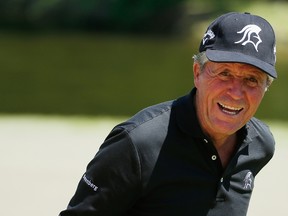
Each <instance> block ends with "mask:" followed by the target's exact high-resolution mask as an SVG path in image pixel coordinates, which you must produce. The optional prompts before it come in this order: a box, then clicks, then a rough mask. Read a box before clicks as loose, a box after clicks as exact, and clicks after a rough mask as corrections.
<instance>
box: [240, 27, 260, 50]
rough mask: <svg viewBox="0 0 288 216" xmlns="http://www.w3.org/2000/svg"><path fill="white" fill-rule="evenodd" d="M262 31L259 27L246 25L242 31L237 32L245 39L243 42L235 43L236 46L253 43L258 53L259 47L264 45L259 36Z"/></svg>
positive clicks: (242, 39)
mask: <svg viewBox="0 0 288 216" xmlns="http://www.w3.org/2000/svg"><path fill="white" fill-rule="evenodd" d="M261 30H262V29H261V28H260V27H259V26H257V25H252V24H251V25H246V26H245V27H244V28H243V29H242V30H241V31H238V32H237V33H238V34H243V37H242V38H241V40H239V41H237V42H235V44H237V43H242V42H243V43H242V45H243V46H245V45H246V44H248V43H251V44H253V45H254V48H255V50H256V51H257V52H258V45H259V44H260V43H262V40H261V38H260V36H259V32H260V31H261ZM252 39H254V40H252Z"/></svg>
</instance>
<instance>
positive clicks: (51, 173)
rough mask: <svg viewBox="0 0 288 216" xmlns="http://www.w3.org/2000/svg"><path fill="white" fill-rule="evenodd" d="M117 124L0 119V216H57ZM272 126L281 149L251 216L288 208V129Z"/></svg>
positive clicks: (260, 181) (262, 177)
mask: <svg viewBox="0 0 288 216" xmlns="http://www.w3.org/2000/svg"><path fill="white" fill-rule="evenodd" d="M117 122H120V119H118V120H111V119H102V120H96V119H92V120H91V119H90V120H88V119H83V118H63V117H61V118H56V117H49V118H48V117H37V116H36V117H35V116H27V117H13V116H12V117H11V116H10V117H9V116H7V117H5V116H3V117H0V171H1V178H0V200H1V208H0V215H9V216H19V215H29V216H36V215H37V216H39V215H41V216H57V215H58V213H59V212H60V211H61V210H62V209H64V208H65V207H66V205H67V203H68V201H69V199H70V198H71V196H72V195H73V193H74V191H75V189H76V186H77V183H78V181H79V179H80V177H81V175H82V174H83V172H84V170H85V167H86V165H87V163H88V162H89V161H90V159H92V157H93V156H94V154H95V153H96V151H97V150H98V148H99V145H100V144H101V142H102V141H103V139H104V138H105V136H106V135H107V133H108V132H109V131H110V130H111V129H112V127H113V126H114V125H115V124H116V123H117ZM271 129H272V131H273V132H274V135H275V138H276V141H277V152H276V155H275V157H274V158H273V160H272V161H271V162H270V163H269V165H268V166H266V167H265V169H264V170H263V171H262V172H261V173H260V174H259V175H258V176H257V178H256V184H255V189H254V194H253V197H252V201H251V204H250V209H249V213H248V216H259V215H261V216H271V215H277V216H278V215H286V214H287V212H288V205H287V201H288V184H287V182H288V168H287V164H288V163H287V161H288V145H287V144H286V136H287V134H288V127H284V126H282V125H279V124H271Z"/></svg>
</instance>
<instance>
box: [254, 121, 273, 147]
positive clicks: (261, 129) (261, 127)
mask: <svg viewBox="0 0 288 216" xmlns="http://www.w3.org/2000/svg"><path fill="white" fill-rule="evenodd" d="M249 127H253V129H254V132H255V133H256V134H257V135H258V136H260V137H261V138H262V139H264V140H266V141H270V142H273V143H274V137H273V134H272V132H271V130H270V128H269V126H268V125H267V124H266V123H264V122H263V121H261V120H259V119H257V118H255V117H253V118H252V119H251V120H250V121H249Z"/></svg>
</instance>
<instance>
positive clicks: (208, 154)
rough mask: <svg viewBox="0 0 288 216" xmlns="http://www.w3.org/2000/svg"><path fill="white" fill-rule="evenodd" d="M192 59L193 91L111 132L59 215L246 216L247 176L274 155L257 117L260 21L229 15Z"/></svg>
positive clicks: (269, 57) (268, 45)
mask: <svg viewBox="0 0 288 216" xmlns="http://www.w3.org/2000/svg"><path fill="white" fill-rule="evenodd" d="M199 51H200V52H199V54H197V55H195V56H194V65H193V71H194V84H195V87H194V88H193V90H192V91H191V92H190V93H189V94H188V95H186V96H184V97H181V98H178V99H177V100H173V101H169V102H164V103H161V104H158V105H155V106H151V107H148V108H146V109H144V110H142V111H141V112H139V113H137V114H136V115H135V116H133V117H132V118H130V119H129V120H127V121H126V122H124V123H122V124H120V125H117V126H116V127H115V128H114V129H113V130H112V131H111V133H110V134H109V135H108V136H107V138H106V139H105V141H104V143H103V144H102V146H101V147H100V149H99V152H98V153H97V154H96V156H95V157H94V159H93V160H92V161H91V162H90V163H89V165H88V167H87V170H86V172H85V174H84V175H83V177H82V179H81V180H80V183H79V185H78V188H77V191H76V193H75V195H74V196H73V198H72V199H71V201H70V203H69V205H68V207H67V209H66V210H64V211H62V212H61V213H60V215H61V216H76V215H77V216H100V215H101V216H116V215H123V216H124V215H127V216H128V215H130V216H152V215H153V216H155V215H157V216H161V215H163V216H164V215H165V216H175V215H181V216H187V215H193V216H207V215H209V216H223V215H229V216H230V215H231V216H232V215H233V216H244V215H246V213H247V209H248V205H249V200H250V197H251V193H252V191H253V188H254V178H255V176H256V175H257V173H258V172H259V171H260V170H261V169H262V168H263V167H264V166H265V165H266V164H267V163H268V161H269V160H270V159H271V158H272V156H273V153H274V139H273V136H272V134H271V132H270V130H269V128H268V127H267V126H266V125H265V124H264V123H263V122H261V121H260V120H258V119H256V118H255V117H253V116H254V114H255V112H256V110H257V108H258V106H259V104H260V102H261V100H262V98H263V96H264V94H265V91H266V90H267V88H268V87H269V85H270V84H271V83H272V81H273V79H274V78H276V77H277V74H276V71H275V60H276V57H275V51H276V49H275V35H274V31H273V29H272V27H271V26H270V24H269V23H268V22H267V21H266V20H264V19H263V18H261V17H259V16H255V15H251V14H249V13H245V14H242V13H228V14H224V15H222V16H220V17H218V18H217V19H216V20H215V21H214V22H212V24H211V25H210V26H209V27H208V29H207V31H206V33H205V34H204V37H203V39H202V41H201V44H200V48H199Z"/></svg>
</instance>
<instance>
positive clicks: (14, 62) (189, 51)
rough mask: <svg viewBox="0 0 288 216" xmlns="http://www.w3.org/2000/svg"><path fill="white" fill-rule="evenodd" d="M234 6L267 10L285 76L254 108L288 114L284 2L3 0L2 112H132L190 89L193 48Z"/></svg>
mask: <svg viewBox="0 0 288 216" xmlns="http://www.w3.org/2000/svg"><path fill="white" fill-rule="evenodd" d="M228 11H240V12H244V11H248V12H251V13H253V14H257V15H260V16H263V17H264V18H266V19H267V20H268V21H269V22H270V23H271V24H272V25H273V27H274V29H275V32H276V36H277V42H278V43H277V70H278V76H279V78H278V79H277V80H276V81H275V82H274V83H273V85H272V86H271V87H270V90H269V91H268V92H267V93H266V96H265V98H264V100H263V102H262V105H261V107H260V109H259V111H258V112H257V117H259V118H265V119H278V120H288V115H287V114H286V110H287V108H288V100H287V96H286V93H287V92H288V86H287V84H285V83H287V82H288V74H287V73H286V71H285V69H286V68H288V61H287V60H286V56H287V55H288V51H287V44H288V39H287V35H288V25H287V23H286V22H287V20H288V13H287V11H288V2H287V1H276V0H274V1H272V0H266V1H265V0H263V1H255V0H254V1H247V0H246V1H245V0H242V1H241V0H235V1H231V0H230V1H229V0H221V1H220V0H218V1H214V0H186V1H185V0H165V1H164V0H138V1H130V0H81V1H80V0H41V1H34V0H9V1H8V0H1V1H0V59H1V64H0V73H1V79H0V100H1V105H0V113H1V114H53V115H88V116H92V115H93V116H99V115H112V116H127V115H132V114H134V113H135V112H137V111H138V110H140V109H142V108H144V107H146V106H149V105H152V104H155V103H159V102H162V101H165V100H170V99H174V98H176V97H179V96H181V95H183V94H186V93H187V92H189V91H190V90H191V88H192V86H193V75H192V64H193V61H192V58H191V57H192V56H193V54H195V53H197V48H198V44H199V42H200V39H201V37H202V35H203V34H204V31H205V29H206V28H207V25H208V24H209V23H210V22H211V21H212V20H213V19H214V18H216V16H218V15H220V14H222V13H225V12H228Z"/></svg>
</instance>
